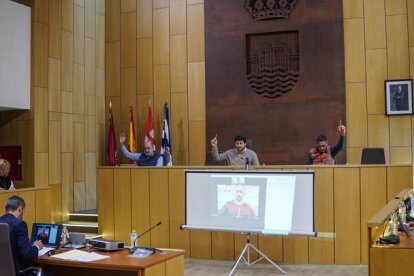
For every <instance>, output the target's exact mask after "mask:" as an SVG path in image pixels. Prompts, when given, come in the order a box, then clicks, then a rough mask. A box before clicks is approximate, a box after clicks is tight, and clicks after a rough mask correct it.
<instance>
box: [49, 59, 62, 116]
mask: <svg viewBox="0 0 414 276" xmlns="http://www.w3.org/2000/svg"><path fill="white" fill-rule="evenodd" d="M60 63H61V62H60V59H55V58H49V89H48V92H49V96H48V104H49V108H48V110H49V111H55V112H60V103H61V92H60Z"/></svg>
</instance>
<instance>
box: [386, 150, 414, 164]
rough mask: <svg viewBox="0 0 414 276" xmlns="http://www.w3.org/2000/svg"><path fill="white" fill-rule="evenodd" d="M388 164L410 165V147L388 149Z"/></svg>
mask: <svg viewBox="0 0 414 276" xmlns="http://www.w3.org/2000/svg"><path fill="white" fill-rule="evenodd" d="M390 163H392V164H411V163H412V151H411V147H390Z"/></svg>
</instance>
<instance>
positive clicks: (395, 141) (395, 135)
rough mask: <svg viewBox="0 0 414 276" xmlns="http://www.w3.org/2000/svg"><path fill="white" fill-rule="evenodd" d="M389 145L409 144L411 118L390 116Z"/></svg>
mask: <svg viewBox="0 0 414 276" xmlns="http://www.w3.org/2000/svg"><path fill="white" fill-rule="evenodd" d="M389 122H390V146H391V147H392V146H411V132H412V130H411V118H410V117H408V116H394V117H390V120H389Z"/></svg>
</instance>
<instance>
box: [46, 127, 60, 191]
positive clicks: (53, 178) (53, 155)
mask: <svg viewBox="0 0 414 276" xmlns="http://www.w3.org/2000/svg"><path fill="white" fill-rule="evenodd" d="M61 134H62V123H61V122H59V121H49V141H50V145H49V164H48V165H49V184H59V185H60V184H61V183H62V136H61Z"/></svg>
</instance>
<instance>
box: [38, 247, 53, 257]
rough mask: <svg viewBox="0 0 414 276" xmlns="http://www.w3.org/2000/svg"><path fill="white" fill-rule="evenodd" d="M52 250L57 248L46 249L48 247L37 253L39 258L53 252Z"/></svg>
mask: <svg viewBox="0 0 414 276" xmlns="http://www.w3.org/2000/svg"><path fill="white" fill-rule="evenodd" d="M52 250H55V248H53V247H46V246H44V247H43V248H42V249H40V250H39V252H38V253H37V256H39V257H40V256H43V255H45V254H46V253H47V252H49V251H52Z"/></svg>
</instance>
